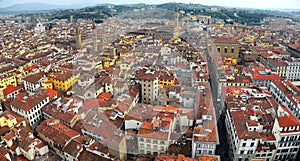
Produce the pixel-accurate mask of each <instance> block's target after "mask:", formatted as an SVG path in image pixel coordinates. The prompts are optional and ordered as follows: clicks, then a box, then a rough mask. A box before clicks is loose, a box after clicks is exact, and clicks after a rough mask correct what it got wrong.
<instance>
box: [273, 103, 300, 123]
mask: <svg viewBox="0 0 300 161" xmlns="http://www.w3.org/2000/svg"><path fill="white" fill-rule="evenodd" d="M280 107H281V109H282V110H284V111H285V112H287V113H288V114H287V115H284V116H278V117H277V120H278V124H279V126H280V127H293V126H300V123H299V122H298V120H297V119H296V118H295V117H294V116H293V114H292V113H291V112H290V111H289V110H288V109H287V108H286V107H285V106H284V105H280Z"/></svg>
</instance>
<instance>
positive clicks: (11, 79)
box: [0, 74, 17, 90]
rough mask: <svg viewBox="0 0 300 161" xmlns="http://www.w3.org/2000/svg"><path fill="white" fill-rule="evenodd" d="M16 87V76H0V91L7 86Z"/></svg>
mask: <svg viewBox="0 0 300 161" xmlns="http://www.w3.org/2000/svg"><path fill="white" fill-rule="evenodd" d="M10 84H11V85H13V86H17V79H16V76H15V75H13V74H5V75H2V76H0V90H3V89H5V88H6V87H7V86H8V85H10Z"/></svg>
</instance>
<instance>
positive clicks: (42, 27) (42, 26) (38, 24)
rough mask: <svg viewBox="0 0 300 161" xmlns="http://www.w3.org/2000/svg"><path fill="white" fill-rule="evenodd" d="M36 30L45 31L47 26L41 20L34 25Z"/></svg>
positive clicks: (38, 31) (37, 31)
mask: <svg viewBox="0 0 300 161" xmlns="http://www.w3.org/2000/svg"><path fill="white" fill-rule="evenodd" d="M34 31H35V32H36V33H42V32H45V31H46V28H45V26H44V25H43V24H42V23H41V22H38V23H37V24H36V27H34Z"/></svg>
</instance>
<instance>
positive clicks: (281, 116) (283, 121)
mask: <svg viewBox="0 0 300 161" xmlns="http://www.w3.org/2000/svg"><path fill="white" fill-rule="evenodd" d="M277 115H278V117H277V118H276V120H275V122H274V127H273V131H272V132H273V134H274V136H275V138H276V147H277V151H276V154H275V156H274V158H273V160H275V161H279V160H295V158H296V156H297V153H298V151H299V148H300V146H299V145H300V123H299V122H298V121H297V119H296V118H295V117H294V116H293V115H292V114H291V113H290V111H289V110H288V109H287V108H286V107H285V106H283V105H281V106H279V108H278V112H277Z"/></svg>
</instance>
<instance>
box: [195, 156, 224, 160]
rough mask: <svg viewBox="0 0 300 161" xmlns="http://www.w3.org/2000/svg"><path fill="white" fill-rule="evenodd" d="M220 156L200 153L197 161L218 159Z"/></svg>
mask: <svg viewBox="0 0 300 161" xmlns="http://www.w3.org/2000/svg"><path fill="white" fill-rule="evenodd" d="M219 160H220V157H218V156H210V155H200V156H199V161H219Z"/></svg>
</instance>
